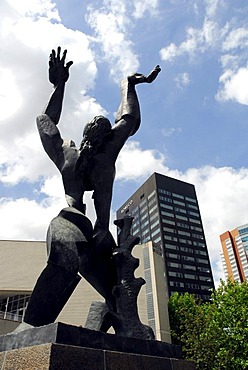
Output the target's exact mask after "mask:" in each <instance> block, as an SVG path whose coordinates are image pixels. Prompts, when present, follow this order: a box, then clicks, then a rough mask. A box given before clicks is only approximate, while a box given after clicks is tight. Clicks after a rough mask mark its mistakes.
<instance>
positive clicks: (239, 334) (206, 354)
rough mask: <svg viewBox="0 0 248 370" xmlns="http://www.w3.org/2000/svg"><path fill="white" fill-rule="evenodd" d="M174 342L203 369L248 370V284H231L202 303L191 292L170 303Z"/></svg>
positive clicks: (222, 286) (171, 299) (222, 284)
mask: <svg viewBox="0 0 248 370" xmlns="http://www.w3.org/2000/svg"><path fill="white" fill-rule="evenodd" d="M169 314H170V325H171V333H172V341H173V343H175V344H181V345H182V349H183V352H184V355H185V357H186V358H187V359H190V360H193V361H194V362H195V363H196V367H197V369H201V370H234V369H235V370H244V369H248V283H247V282H244V283H242V284H239V283H237V282H233V281H230V280H229V281H228V282H227V283H225V282H224V281H221V284H220V286H219V288H218V289H217V290H215V291H214V292H213V294H212V299H211V302H205V303H203V302H200V301H199V300H196V299H195V298H194V296H193V295H190V294H188V293H186V294H184V295H179V294H178V293H175V294H173V295H172V296H171V297H170V300H169Z"/></svg>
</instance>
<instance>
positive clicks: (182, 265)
mask: <svg viewBox="0 0 248 370" xmlns="http://www.w3.org/2000/svg"><path fill="white" fill-rule="evenodd" d="M196 262H197V263H202V264H205V265H208V264H209V262H208V260H205V259H203V258H196ZM167 266H169V267H173V268H177V269H184V270H193V271H196V266H195V265H187V264H185V263H179V262H171V261H167ZM197 269H198V270H199V271H200V266H197ZM208 270H210V268H207V269H206V271H208Z"/></svg>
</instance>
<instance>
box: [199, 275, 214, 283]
mask: <svg viewBox="0 0 248 370" xmlns="http://www.w3.org/2000/svg"><path fill="white" fill-rule="evenodd" d="M199 280H201V281H209V282H210V281H212V279H211V277H209V276H199Z"/></svg>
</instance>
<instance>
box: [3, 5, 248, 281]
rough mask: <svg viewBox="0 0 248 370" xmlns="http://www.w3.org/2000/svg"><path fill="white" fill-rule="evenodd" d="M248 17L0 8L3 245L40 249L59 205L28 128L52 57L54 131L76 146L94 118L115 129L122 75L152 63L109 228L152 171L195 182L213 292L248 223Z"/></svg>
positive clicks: (47, 90)
mask: <svg viewBox="0 0 248 370" xmlns="http://www.w3.org/2000/svg"><path fill="white" fill-rule="evenodd" d="M247 14H248V4H247V1H246V0H235V1H233V0H142V1H141V0H133V1H131V0H126V1H123V0H102V1H97V0H96V1H93V0H70V1H69V0H67V1H66V0H56V1H51V0H22V1H19V0H1V2H0V19H1V22H0V51H1V52H0V220H1V222H0V239H3V240H5V239H10V240H12V239H19V240H44V239H45V237H46V230H47V227H48V225H49V223H50V221H51V219H52V218H53V217H55V216H56V215H57V214H58V213H59V211H60V210H61V209H62V208H63V207H65V206H66V202H65V198H64V191H63V187H62V181H61V178H60V174H59V173H58V170H57V169H56V167H55V166H54V164H53V163H52V162H51V160H50V159H49V158H48V157H47V155H46V153H45V152H44V150H43V148H42V145H41V143H40V139H39V136H38V132H37V128H36V123H35V120H36V117H37V115H39V114H40V113H42V111H43V109H44V107H45V106H46V104H47V102H48V99H49V95H50V94H51V92H52V85H51V84H50V83H49V81H48V58H49V54H50V52H51V50H52V49H53V48H55V49H56V48H57V46H59V45H60V46H61V48H62V49H67V50H68V54H67V60H68V61H70V60H72V61H73V65H72V67H71V69H70V78H69V81H68V82H67V86H66V91H65V98H64V105H63V112H62V116H61V119H60V123H59V129H60V132H61V135H62V137H64V138H68V139H72V140H74V141H75V142H76V144H77V145H79V144H80V141H81V138H82V131H83V127H84V125H85V124H86V123H87V122H88V121H90V120H91V119H92V118H93V117H94V116H95V115H99V114H104V115H106V116H107V117H108V118H109V119H110V121H111V122H112V123H113V122H114V117H115V112H116V111H117V109H118V105H119V103H120V88H119V87H120V81H121V80H122V79H123V78H126V76H128V75H129V74H131V73H135V72H141V73H144V74H148V73H149V72H150V70H151V69H152V68H153V67H154V66H155V65H157V64H159V65H160V66H161V69H162V70H161V73H160V74H159V76H158V78H157V79H156V80H155V81H154V82H153V84H150V85H148V84H142V85H139V86H137V93H138V97H139V101H140V106H141V116H142V123H141V127H140V129H139V131H138V132H137V133H136V134H135V135H134V136H132V137H131V138H129V140H128V142H127V143H126V145H125V147H124V148H123V149H122V152H121V153H120V156H119V158H118V161H117V166H116V167H117V168H116V181H115V185H114V194H113V202H112V209H111V225H110V227H111V230H112V231H113V232H115V230H114V227H113V226H112V221H113V220H114V219H115V212H116V210H117V209H118V208H119V207H120V206H121V205H122V204H123V203H124V202H125V200H126V199H127V198H128V197H129V196H130V195H131V194H132V193H133V192H134V191H136V190H137V189H138V187H139V186H140V185H141V184H142V183H143V182H144V181H145V180H146V179H147V178H148V177H149V176H150V175H151V174H152V173H153V172H158V173H162V174H164V175H167V176H170V177H174V178H177V179H179V180H183V181H186V182H189V183H191V184H194V185H195V188H196V193H197V197H198V202H199V205H200V211H201V216H202V221H203V225H204V230H205V235H206V239H207V244H208V249H209V254H210V260H211V264H212V269H213V273H214V278H215V282H216V284H218V282H219V280H220V278H223V277H224V275H223V269H222V266H221V261H220V241H219V235H220V234H221V233H223V232H225V231H226V230H232V229H234V228H235V227H236V226H239V225H243V224H245V223H247V222H248V191H247V189H248V160H247V154H248V148H247V137H248V64H247V61H248V58H247V57H248V47H247V46H248V18H247ZM85 200H86V203H87V209H88V213H87V214H88V216H89V217H90V218H91V219H92V220H93V219H94V210H93V206H92V200H91V194H90V193H89V194H87V195H86V198H85Z"/></svg>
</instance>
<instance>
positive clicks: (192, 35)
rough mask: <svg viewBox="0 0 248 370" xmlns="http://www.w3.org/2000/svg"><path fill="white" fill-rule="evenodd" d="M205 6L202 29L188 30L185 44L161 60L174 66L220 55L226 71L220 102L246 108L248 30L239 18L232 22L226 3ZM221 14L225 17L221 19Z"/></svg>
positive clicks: (165, 51)
mask: <svg viewBox="0 0 248 370" xmlns="http://www.w3.org/2000/svg"><path fill="white" fill-rule="evenodd" d="M204 4H205V14H204V17H203V22H202V26H201V27H200V28H195V27H192V26H188V27H187V28H186V31H185V39H184V41H182V42H181V43H180V44H178V45H176V44H175V43H171V44H169V45H168V46H166V47H164V48H162V49H161V50H160V57H161V59H162V60H163V61H165V62H172V61H174V60H175V59H176V58H178V57H182V56H185V55H186V56H188V57H189V58H190V60H195V59H196V58H197V57H198V56H199V54H205V53H206V52H208V53H210V52H212V53H213V57H214V58H216V55H217V56H218V57H219V60H220V62H221V64H222V68H223V72H222V74H221V76H220V78H219V82H220V86H219V89H218V93H217V94H216V98H217V99H218V100H219V101H221V100H222V101H225V100H233V101H236V102H238V103H240V104H245V105H246V104H247V93H246V91H245V89H246V86H247V76H246V74H247V68H246V64H247V45H248V28H245V27H244V26H243V25H242V26H239V22H240V23H241V24H242V23H243V22H242V20H240V19H239V17H234V16H233V18H230V14H231V16H232V13H230V12H228V11H227V10H228V5H227V3H226V2H224V1H222V0H205V2H204ZM224 9H225V10H226V14H225V17H224V16H223V14H224ZM221 10H223V13H222V14H221V15H222V16H219V13H221ZM198 11H199V10H198ZM208 57H209V56H208ZM176 82H177V83H178V81H176Z"/></svg>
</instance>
